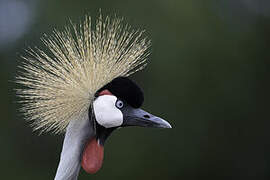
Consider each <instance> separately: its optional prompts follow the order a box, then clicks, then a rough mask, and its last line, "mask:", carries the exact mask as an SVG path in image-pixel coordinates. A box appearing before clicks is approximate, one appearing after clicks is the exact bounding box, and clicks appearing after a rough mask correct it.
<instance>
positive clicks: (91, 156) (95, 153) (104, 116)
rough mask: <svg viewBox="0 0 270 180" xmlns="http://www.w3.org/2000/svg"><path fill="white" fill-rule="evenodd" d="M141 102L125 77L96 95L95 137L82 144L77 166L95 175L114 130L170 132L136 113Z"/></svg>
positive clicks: (162, 123)
mask: <svg viewBox="0 0 270 180" xmlns="http://www.w3.org/2000/svg"><path fill="white" fill-rule="evenodd" d="M143 101H144V95H143V91H142V90H141V88H140V87H139V86H138V85H137V84H136V83H134V82H133V81H131V80H130V79H129V78H127V77H118V78H115V79H114V80H112V81H111V82H110V83H108V84H107V85H105V86H104V87H102V88H101V89H100V90H98V91H97V92H96V94H95V100H94V102H93V114H94V118H95V122H96V123H94V126H95V129H96V134H95V136H94V137H92V138H91V139H89V141H88V143H87V144H86V146H85V149H84V151H83V156H82V162H81V165H82V167H83V169H84V170H85V171H86V172H88V173H95V172H97V171H98V170H99V169H100V168H101V166H102V161H103V152H104V150H103V147H104V144H105V141H106V139H107V138H108V137H109V135H110V134H111V133H112V132H113V131H114V130H115V129H117V128H120V127H127V126H140V127H156V128H171V125H170V124H169V123H168V122H167V121H165V120H163V119H161V118H159V117H157V116H154V115H152V114H150V113H148V112H146V111H144V110H142V109H140V107H141V106H142V104H143ZM89 112H92V111H89Z"/></svg>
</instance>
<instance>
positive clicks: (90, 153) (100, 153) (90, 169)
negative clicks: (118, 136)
mask: <svg viewBox="0 0 270 180" xmlns="http://www.w3.org/2000/svg"><path fill="white" fill-rule="evenodd" d="M103 157H104V146H103V144H101V143H100V142H99V140H98V139H97V138H96V137H94V138H91V139H90V140H89V141H88V142H87V143H86V145H85V148H84V151H83V154H82V160H81V166H82V168H83V169H84V170H85V171H86V172H87V173H90V174H94V173H96V172H97V171H98V170H99V169H100V168H101V167H102V162H103Z"/></svg>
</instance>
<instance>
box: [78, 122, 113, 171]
mask: <svg viewBox="0 0 270 180" xmlns="http://www.w3.org/2000/svg"><path fill="white" fill-rule="evenodd" d="M115 129H116V128H104V127H103V126H100V125H98V124H97V126H96V135H95V136H94V137H92V138H90V139H89V140H88V141H87V142H86V144H85V147H84V150H83V153H82V159H81V166H82V167H83V169H84V170H85V171H86V172H87V173H90V174H94V173H96V172H97V171H98V170H99V169H100V168H101V167H102V163H103V157H104V144H105V141H106V139H107V138H108V137H109V136H110V134H111V133H112V132H113V131H114V130H115Z"/></svg>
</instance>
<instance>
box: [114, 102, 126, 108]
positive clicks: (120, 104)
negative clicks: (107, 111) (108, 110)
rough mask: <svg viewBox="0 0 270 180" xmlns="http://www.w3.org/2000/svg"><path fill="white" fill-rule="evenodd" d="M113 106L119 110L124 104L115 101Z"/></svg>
mask: <svg viewBox="0 0 270 180" xmlns="http://www.w3.org/2000/svg"><path fill="white" fill-rule="evenodd" d="M115 106H116V107H117V108H119V109H121V108H122V107H123V106H124V103H123V101H121V100H117V101H116V103H115Z"/></svg>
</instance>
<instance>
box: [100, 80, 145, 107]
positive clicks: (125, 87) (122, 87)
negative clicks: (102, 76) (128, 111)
mask: <svg viewBox="0 0 270 180" xmlns="http://www.w3.org/2000/svg"><path fill="white" fill-rule="evenodd" d="M105 89H108V90H109V91H110V92H111V93H112V94H113V95H115V96H116V97H117V98H119V99H122V100H124V101H126V102H127V103H128V104H129V105H130V106H132V107H134V108H139V107H141V106H142V104H143V101H144V96H143V91H142V89H141V88H140V87H139V86H138V85H137V84H136V83H135V82H133V81H131V80H130V79H129V78H127V77H117V78H115V79H113V80H112V81H111V82H110V83H108V84H107V85H105V86H104V87H102V88H101V89H100V90H98V91H97V93H96V95H98V93H100V92H101V91H103V90H105Z"/></svg>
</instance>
